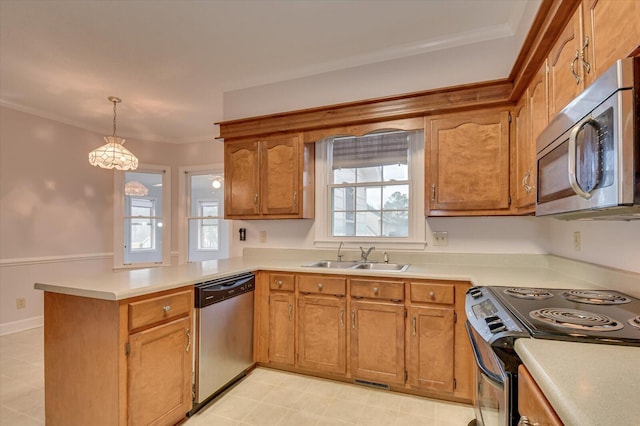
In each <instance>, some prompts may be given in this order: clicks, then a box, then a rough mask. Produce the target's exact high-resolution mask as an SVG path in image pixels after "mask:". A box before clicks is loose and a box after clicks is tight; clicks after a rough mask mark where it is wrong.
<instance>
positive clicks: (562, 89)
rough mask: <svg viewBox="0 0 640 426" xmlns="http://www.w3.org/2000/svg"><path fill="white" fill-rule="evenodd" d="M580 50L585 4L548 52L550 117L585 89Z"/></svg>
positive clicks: (579, 8)
mask: <svg viewBox="0 0 640 426" xmlns="http://www.w3.org/2000/svg"><path fill="white" fill-rule="evenodd" d="M581 49H582V6H580V7H578V9H577V10H576V12H575V13H574V14H573V17H572V18H571V20H570V21H569V22H568V23H567V25H566V27H565V28H564V30H563V31H562V34H560V37H559V38H558V40H556V42H555V44H554V45H553V47H552V48H551V52H550V54H549V58H548V60H549V117H553V116H554V115H556V114H557V113H558V112H559V111H560V110H561V109H562V108H564V107H565V106H567V104H568V103H569V102H571V100H573V98H575V97H576V96H577V95H578V94H579V93H580V92H582V89H584V76H583V72H582V69H583V68H582V65H581V62H580V50H581Z"/></svg>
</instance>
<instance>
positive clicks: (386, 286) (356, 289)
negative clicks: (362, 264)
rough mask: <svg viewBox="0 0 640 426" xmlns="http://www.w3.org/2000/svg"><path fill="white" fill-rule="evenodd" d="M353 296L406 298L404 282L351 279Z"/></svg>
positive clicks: (387, 298)
mask: <svg viewBox="0 0 640 426" xmlns="http://www.w3.org/2000/svg"><path fill="white" fill-rule="evenodd" d="M351 297H366V298H369V299H385V300H404V282H402V281H400V282H398V281H371V280H351Z"/></svg>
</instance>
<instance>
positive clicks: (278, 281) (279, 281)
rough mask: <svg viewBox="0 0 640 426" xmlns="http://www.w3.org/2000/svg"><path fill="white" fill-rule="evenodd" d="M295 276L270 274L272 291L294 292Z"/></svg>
mask: <svg viewBox="0 0 640 426" xmlns="http://www.w3.org/2000/svg"><path fill="white" fill-rule="evenodd" d="M294 283H295V275H293V274H270V275H269V288H270V289H271V290H283V291H293V290H294V289H295V286H294Z"/></svg>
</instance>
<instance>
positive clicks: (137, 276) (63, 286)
mask: <svg viewBox="0 0 640 426" xmlns="http://www.w3.org/2000/svg"><path fill="white" fill-rule="evenodd" d="M309 263H310V261H308V260H307V261H305V260H286V259H264V258H255V257H251V258H246V257H235V258H230V259H222V260H210V261H206V262H194V263H189V264H185V265H172V266H162V267H155V268H146V269H136V270H124V271H116V272H113V273H110V274H104V275H97V276H95V277H92V278H89V279H77V280H64V281H44V280H42V281H38V282H36V283H35V286H34V287H35V288H36V289H38V290H44V291H50V292H54V293H63V294H70V295H75V296H83V297H91V298H95V299H105V300H122V299H127V298H130V297H135V296H142V295H145V294H150V293H154V292H157V291H163V290H170V289H174V288H178V287H183V286H187V285H191V284H195V283H198V282H202V281H206V280H210V279H215V278H221V277H225V276H229V275H234V274H238V273H242V272H249V271H256V270H273V271H288V272H295V273H321V274H338V275H359V276H377V277H390V278H391V277H392V278H400V279H425V278H429V279H446V280H460V281H470V282H471V283H472V284H473V285H476V286H483V285H494V286H518V287H544V288H599V286H598V285H597V284H594V283H591V282H588V281H586V280H584V279H578V278H574V277H572V276H570V275H568V274H566V273H563V272H558V271H555V270H552V269H549V268H544V267H521V266H513V267H509V266H504V265H493V266H485V265H478V264H459V263H411V266H410V267H409V269H408V270H407V271H405V272H398V271H363V270H350V269H327V268H311V267H305V266H302V265H305V264H309Z"/></svg>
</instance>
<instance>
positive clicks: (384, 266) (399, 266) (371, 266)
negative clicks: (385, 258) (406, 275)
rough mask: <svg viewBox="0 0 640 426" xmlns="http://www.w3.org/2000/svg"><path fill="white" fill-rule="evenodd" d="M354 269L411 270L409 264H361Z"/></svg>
mask: <svg viewBox="0 0 640 426" xmlns="http://www.w3.org/2000/svg"><path fill="white" fill-rule="evenodd" d="M352 269H366V270H370V271H400V272H404V271H406V270H407V269H409V264H401V263H359V264H357V265H356V266H354V267H353V268H352Z"/></svg>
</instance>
